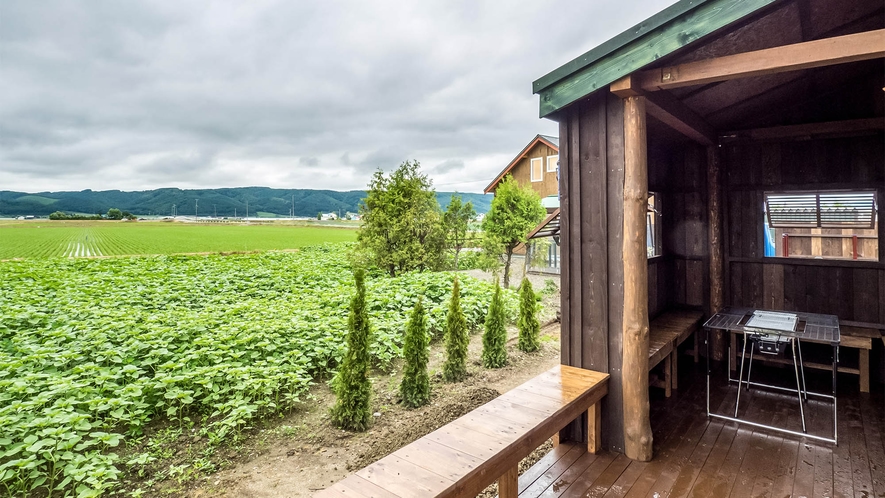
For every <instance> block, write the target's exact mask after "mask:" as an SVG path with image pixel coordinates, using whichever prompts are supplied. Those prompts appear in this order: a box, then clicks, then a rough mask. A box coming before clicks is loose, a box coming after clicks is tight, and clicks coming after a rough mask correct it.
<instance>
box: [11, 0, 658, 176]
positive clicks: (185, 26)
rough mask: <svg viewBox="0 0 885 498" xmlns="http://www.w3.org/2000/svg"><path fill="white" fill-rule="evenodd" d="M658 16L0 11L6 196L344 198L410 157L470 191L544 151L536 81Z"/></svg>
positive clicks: (224, 7) (626, 9)
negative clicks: (524, 154) (298, 193)
mask: <svg viewBox="0 0 885 498" xmlns="http://www.w3.org/2000/svg"><path fill="white" fill-rule="evenodd" d="M669 3H672V0H646V1H640V0H622V1H620V2H617V1H614V0H600V1H598V2H584V3H575V2H567V1H565V0H554V1H552V2H550V3H537V2H524V1H523V2H520V3H519V4H518V5H516V4H508V7H507V8H502V7H501V5H500V4H499V3H497V2H490V1H478V2H477V1H474V0H471V1H467V0H463V1H457V0H456V1H454V2H443V1H439V2H436V1H430V2H420V3H415V4H403V3H402V2H394V1H392V0H373V1H370V2H362V1H357V0H341V1H339V2H287V1H284V0H267V1H264V2H245V3H244V2H234V3H227V2H210V1H208V0H204V1H199V0H198V1H194V2H167V1H163V0H132V1H128V2H93V1H89V0H41V1H40V2H34V1H32V0H4V1H3V2H2V3H0V60H2V67H0V69H2V78H0V188H2V189H10V190H25V191H39V190H81V189H85V188H91V189H94V190H99V189H126V190H141V189H146V188H155V187H164V186H177V187H182V188H193V187H221V186H242V185H266V186H271V187H280V188H287V187H293V186H296V185H297V186H301V187H314V188H333V189H342V190H345V189H354V188H364V187H365V185H366V184H367V183H368V180H369V177H370V176H371V174H372V172H373V171H374V170H375V169H377V168H382V169H384V170H390V169H392V168H395V167H396V166H397V165H398V164H399V163H400V162H402V161H404V160H406V159H417V160H419V161H421V162H422V163H423V164H424V165H425V172H428V173H429V174H430V175H431V177H432V178H433V180H434V184H436V185H452V188H457V189H459V190H462V191H480V190H481V189H482V187H484V186H485V184H486V183H487V180H488V178H491V177H492V176H494V174H495V173H497V172H498V171H499V170H500V169H501V168H502V167H503V166H504V165H506V163H507V161H509V160H510V159H511V158H512V156H513V155H514V154H515V153H516V152H518V151H519V150H520V149H521V148H522V147H523V146H524V145H525V144H526V143H527V142H528V140H530V139H531V138H532V137H533V136H535V134H537V133H545V134H554V135H555V134H556V133H557V125H556V124H555V123H553V122H550V121H547V120H538V119H537V113H538V103H537V97H535V96H533V95H532V94H531V82H532V81H533V80H534V79H537V78H538V77H540V76H542V75H543V74H545V73H547V72H549V71H551V70H553V69H555V68H556V67H558V66H559V65H561V64H563V63H565V62H567V61H569V60H571V59H573V58H574V57H577V56H578V55H580V54H582V53H583V52H585V51H587V50H589V49H590V48H592V47H594V46H595V45H598V44H599V43H601V42H603V41H605V40H606V39H608V38H610V37H612V36H614V35H615V34H617V33H618V32H620V31H623V30H624V29H627V28H628V27H630V26H632V25H634V24H636V23H637V22H639V21H641V20H642V19H644V18H646V17H649V16H650V15H652V14H654V13H655V12H657V11H658V10H660V9H662V8H663V7H665V6H666V5H667V4H669ZM556 11H567V12H568V15H565V16H560V17H558V18H557V20H556V22H555V25H550V26H543V25H539V24H538V19H541V18H546V17H548V16H549V13H550V12H556ZM451 158H459V159H458V160H452V159H451ZM457 161H461V163H460V165H459V164H457ZM319 165H322V166H323V167H322V168H320V167H319ZM432 165H435V166H433V167H432V169H431V166H432ZM463 170H468V171H470V178H462V177H463V176H464V175H463Z"/></svg>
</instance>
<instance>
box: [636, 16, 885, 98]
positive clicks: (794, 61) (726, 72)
mask: <svg viewBox="0 0 885 498" xmlns="http://www.w3.org/2000/svg"><path fill="white" fill-rule="evenodd" d="M882 57H885V29H878V30H874V31H866V32H863V33H855V34H851V35H845V36H835V37H832V38H825V39H823V40H814V41H809V42H803V43H795V44H792V45H783V46H780V47H774V48H767V49H764V50H756V51H753V52H744V53H742V54H735V55H726V56H723V57H716V58H713V59H705V60H701V61H695V62H687V63H685V64H680V65H677V66H669V67H663V68H659V69H651V70H648V71H640V72H639V74H638V76H637V78H638V80H639V88H641V89H642V90H644V91H647V92H653V91H656V90H668V89H673V88H680V87H684V86H691V85H703V84H706V83H715V82H718V81H727V80H732V79H737V78H747V77H750V76H762V75H766V74H776V73H783V72H787V71H797V70H800V69H810V68H815V67H823V66H832V65H835V64H844V63H847V62H856V61H864V60H870V59H878V58H882Z"/></svg>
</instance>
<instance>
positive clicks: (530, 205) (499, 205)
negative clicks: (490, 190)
mask: <svg viewBox="0 0 885 498" xmlns="http://www.w3.org/2000/svg"><path fill="white" fill-rule="evenodd" d="M546 212H547V211H546V210H545V209H544V206H542V205H541V197H540V196H539V195H538V193H537V192H535V191H534V190H532V188H531V187H528V186H526V187H520V186H519V184H517V183H516V181H514V180H513V177H512V176H511V175H507V176H505V177H504V180H503V181H502V182H501V183H500V184H499V185H498V188H497V189H496V190H495V198H494V199H492V206H491V208H490V209H489V212H488V213H487V214H486V217H485V218H484V219H483V220H482V229H483V232H485V235H484V237H485V238H486V240H485V241H484V242H483V246H484V248H486V250H490V248H491V250H494V249H493V248H495V247H500V248H501V249H502V250H503V251H504V256H505V259H504V287H505V288H509V287H510V261H511V259H512V258H513V250H514V249H516V246H518V245H519V244H520V243H525V241H526V235H528V233H529V231H530V230H531V229H532V228H534V227H535V226H536V225H537V224H538V223H540V222H541V220H543V219H544V215H545V214H546Z"/></svg>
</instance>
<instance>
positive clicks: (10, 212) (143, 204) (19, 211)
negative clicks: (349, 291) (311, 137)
mask: <svg viewBox="0 0 885 498" xmlns="http://www.w3.org/2000/svg"><path fill="white" fill-rule="evenodd" d="M458 195H460V196H461V198H462V199H463V200H464V202H467V201H470V202H472V203H473V206H474V208H475V209H476V212H477V213H486V212H488V210H489V206H490V205H491V202H492V196H491V195H483V194H470V193H467V194H460V193H459V194H458ZM451 196H452V192H437V193H436V198H437V200H438V201H439V204H440V206H442V208H443V209H445V208H446V206H448V204H449V199H450V198H451ZM365 197H366V192H365V191H363V190H350V191H347V192H339V191H337V190H309V189H296V190H287V189H274V188H268V187H240V188H218V189H202V190H182V189H177V188H161V189H156V190H144V191H140V192H123V191H120V190H105V191H92V190H82V191H80V192H39V193H26V192H12V191H8V190H4V191H0V216H19V215H25V216H26V215H34V216H46V215H48V214H50V213H53V212H55V211H64V212H67V213H89V214H94V213H102V214H104V213H107V212H108V209H110V208H114V207H115V208H118V209H120V210H122V211H129V212H130V213H132V214H136V215H165V216H168V215H170V214H172V206H173V204H174V205H175V206H176V211H177V213H178V215H179V216H193V215H194V208H195V207H196V208H197V213H198V214H199V215H200V216H208V215H214V214H216V212H217V214H218V216H234V215H236V216H244V215H245V214H246V206H247V203H248V208H249V215H250V216H256V215H257V213H261V214H262V215H263V216H274V215H276V216H289V215H290V213H291V209H292V200H293V199H294V201H295V202H294V204H295V216H309V217H313V216H316V215H317V213H320V212H323V213H329V212H338V211H340V212H341V214H342V215H343V214H344V213H345V212H348V211H349V212H352V213H355V212H357V211H358V210H359V203H360V201H361V200H362V199H363V198H365ZM195 201H196V202H195ZM195 204H196V206H195Z"/></svg>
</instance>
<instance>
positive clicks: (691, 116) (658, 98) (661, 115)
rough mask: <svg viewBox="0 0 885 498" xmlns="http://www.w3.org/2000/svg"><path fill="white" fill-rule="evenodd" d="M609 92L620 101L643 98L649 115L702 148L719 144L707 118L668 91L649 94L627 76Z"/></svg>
mask: <svg viewBox="0 0 885 498" xmlns="http://www.w3.org/2000/svg"><path fill="white" fill-rule="evenodd" d="M609 90H610V91H611V92H612V93H613V94H615V95H617V96H618V97H621V98H627V97H637V96H644V97H645V98H646V107H645V109H646V112H648V114H649V115H651V116H654V117H655V118H656V119H658V120H659V121H661V122H662V123H664V124H665V125H667V126H669V127H670V128H673V129H674V130H676V131H678V132H679V133H682V134H683V135H685V136H686V137H688V138H690V139H692V140H694V141H695V142H698V143H700V144H702V145H713V144H715V143H716V141H717V133H716V129H715V128H713V127H712V126H710V124H709V123H707V121H706V120H704V118H702V117H701V116H699V115H698V114H697V113H696V112H694V111H693V110H691V109H690V108H689V107H688V106H686V105H685V104H683V103H682V102H680V101H679V100H678V99H676V98H675V97H673V96H672V95H670V94H668V93H665V92H657V93H654V92H646V91H644V90H643V89H642V88H640V86H639V79H638V78H637V76H636V75H635V74H628V75H627V76H624V77H623V78H621V79H619V80H618V81H615V82H614V83H612V84H611V85H609Z"/></svg>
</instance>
